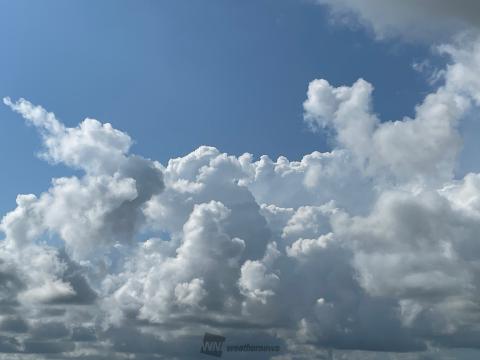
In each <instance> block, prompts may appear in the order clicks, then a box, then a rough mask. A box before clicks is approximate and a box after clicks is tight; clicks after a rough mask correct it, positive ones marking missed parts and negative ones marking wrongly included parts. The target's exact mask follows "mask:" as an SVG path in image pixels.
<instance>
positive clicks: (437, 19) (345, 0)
mask: <svg viewBox="0 0 480 360" xmlns="http://www.w3.org/2000/svg"><path fill="white" fill-rule="evenodd" d="M315 2H317V3H318V4H322V5H328V6H329V7H330V9H331V10H332V12H333V14H334V15H336V16H337V20H339V21H340V22H342V23H345V22H347V23H350V24H352V23H360V24H362V25H365V26H367V27H368V28H370V29H372V30H373V32H374V33H375V35H376V36H377V37H378V38H380V39H382V38H388V37H392V36H400V37H403V38H404V39H408V40H432V39H433V40H438V39H447V38H451V37H452V36H455V35H456V34H457V33H459V32H461V31H464V30H467V29H468V30H470V29H478V28H479V27H480V3H479V2H478V1H476V0H457V1H450V0H421V1H415V0H404V1H396V0H362V1H358V0H315ZM352 15H353V16H352ZM352 21H353V22H352Z"/></svg>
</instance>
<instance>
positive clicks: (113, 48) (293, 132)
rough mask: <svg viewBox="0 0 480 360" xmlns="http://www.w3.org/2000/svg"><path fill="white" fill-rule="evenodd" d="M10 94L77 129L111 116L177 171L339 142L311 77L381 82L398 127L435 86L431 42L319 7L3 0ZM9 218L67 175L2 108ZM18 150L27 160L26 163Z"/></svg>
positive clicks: (5, 89) (6, 91) (1, 82)
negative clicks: (312, 122) (403, 40)
mask: <svg viewBox="0 0 480 360" xmlns="http://www.w3.org/2000/svg"><path fill="white" fill-rule="evenodd" d="M1 6H2V11H1V14H0V31H1V33H2V34H4V36H5V41H4V42H3V46H2V56H1V58H0V67H1V68H2V69H4V70H3V71H1V72H0V95H1V96H2V97H4V96H10V97H12V98H14V99H16V98H20V97H24V98H26V99H29V100H30V101H32V102H34V103H38V104H42V105H43V106H45V107H46V108H48V109H51V110H52V111H54V112H55V114H57V116H58V117H59V118H60V119H61V120H62V121H63V122H65V123H66V124H68V125H74V124H76V123H78V122H79V121H81V120H83V119H84V118H85V117H92V118H95V119H98V120H100V121H102V122H110V123H112V124H113V125H114V126H115V127H116V128H118V129H121V130H123V131H126V132H127V133H128V134H130V135H131V136H132V137H133V138H134V139H135V144H134V146H133V149H134V150H135V152H136V153H138V154H141V155H142V156H145V157H149V158H152V159H156V160H159V161H161V162H163V163H165V162H166V161H168V159H170V158H174V157H179V156H184V155H185V154H187V153H189V152H191V151H192V150H194V149H196V148H197V147H198V146H200V145H211V146H216V147H218V148H219V149H222V151H225V152H228V153H229V154H235V155H241V154H243V153H245V152H249V153H252V154H253V155H254V156H256V157H259V156H261V155H264V154H267V155H269V156H270V157H271V158H273V159H276V158H277V157H278V156H280V155H283V156H286V157H287V158H289V159H291V160H299V159H301V157H302V156H303V155H304V154H306V153H309V152H312V151H314V150H321V151H325V150H328V149H329V148H330V147H331V146H330V144H329V143H328V141H327V140H326V138H325V137H324V136H321V134H320V135H319V134H312V133H311V132H310V131H308V129H307V127H306V126H305V125H304V124H303V120H302V117H303V110H302V102H303V100H304V95H305V89H306V87H307V85H308V83H309V82H310V81H311V80H312V79H314V78H318V77H323V78H328V79H330V80H331V81H332V83H333V84H336V85H344V84H350V83H352V82H353V81H355V80H356V79H357V78H358V77H362V78H365V79H367V80H369V81H371V82H372V83H374V84H375V89H376V91H375V98H374V109H375V111H376V112H378V113H379V114H381V115H382V118H385V119H388V120H390V119H400V118H402V117H403V116H406V115H412V114H413V111H414V106H415V105H416V104H417V103H418V102H419V101H420V100H421V99H422V97H423V95H424V93H425V92H426V91H427V90H428V89H429V88H430V86H429V84H428V83H427V81H425V76H424V75H422V74H420V73H418V72H416V71H415V70H414V69H413V68H412V64H413V63H415V62H421V61H423V60H424V59H426V58H427V57H428V55H429V49H428V47H426V46H420V45H418V44H408V45H406V44H400V43H398V42H395V43H386V42H375V41H372V38H371V36H370V35H369V34H368V32H367V31H352V30H351V29H349V28H343V27H341V26H339V25H332V21H331V19H330V18H329V14H328V11H327V10H326V9H324V8H322V7H319V6H316V5H314V4H312V3H310V2H307V1H297V0H280V1H278V0H266V1H251V0H247V1H218V0H212V1H185V0H179V1H131V0H128V1H124V0H119V1H117V0H115V1H111V0H105V1H101V2H98V3H95V4H94V3H93V2H92V1H69V2H64V1H58V0H53V1H52V0H46V1H42V2H34V3H32V2H31V1H25V0H19V1H1ZM0 116H1V118H2V131H1V132H0V136H1V138H0V146H1V147H2V148H1V149H0V154H1V155H0V156H1V158H0V162H1V163H2V164H3V166H4V169H5V173H6V174H9V176H4V177H2V179H1V183H0V185H1V186H2V188H3V189H4V191H2V192H1V194H0V210H1V211H2V213H3V212H5V211H7V210H11V209H12V208H13V207H14V206H15V202H14V201H15V196H16V194H18V193H25V192H34V193H38V192H40V191H41V190H42V189H44V188H45V187H46V186H48V185H49V183H50V180H51V178H52V176H59V175H60V174H61V173H62V171H66V169H59V168H52V167H50V166H49V165H48V164H46V163H43V162H41V161H38V159H36V158H35V157H34V156H32V153H36V152H38V149H39V144H40V142H39V139H38V136H37V135H36V134H35V133H34V132H33V131H32V130H31V129H30V128H25V127H24V126H23V124H22V123H21V122H19V121H18V119H16V117H15V115H14V114H12V113H11V112H10V111H8V109H7V108H4V107H3V108H0ZM11 154H15V155H14V156H12V155H11Z"/></svg>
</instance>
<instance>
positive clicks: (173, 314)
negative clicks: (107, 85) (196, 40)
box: [0, 40, 480, 359]
mask: <svg viewBox="0 0 480 360" xmlns="http://www.w3.org/2000/svg"><path fill="white" fill-rule="evenodd" d="M463 41H470V40H463ZM442 51H445V52H447V53H448V54H450V56H451V58H452V64H451V65H449V66H448V67H447V68H446V69H445V72H444V80H445V82H444V84H443V85H441V86H439V88H438V89H437V90H435V91H434V92H432V93H431V94H429V95H428V96H427V97H426V98H425V100H424V101H423V102H422V103H421V104H420V105H419V106H418V107H417V109H416V115H415V117H414V118H412V119H409V118H405V119H401V120H399V121H395V122H382V121H381V120H380V119H379V118H378V116H377V115H376V114H375V113H374V110H373V109H372V108H371V102H372V101H371V97H372V91H373V86H372V85H370V84H369V83H368V82H366V81H364V80H358V81H357V82H356V83H354V84H353V85H352V86H342V87H334V86H332V85H330V84H329V83H328V82H327V81H325V80H314V81H313V82H312V83H311V84H310V86H309V89H308V93H307V100H306V101H305V103H304V108H305V117H306V121H307V122H308V123H309V124H310V125H311V127H312V128H314V129H317V130H320V129H322V128H323V127H329V128H330V129H332V130H333V133H334V137H335V140H336V142H335V148H334V149H332V151H330V152H326V153H320V152H314V153H312V154H308V155H305V156H304V157H303V158H302V159H301V160H300V161H289V160H288V159H286V158H285V157H279V158H278V159H277V160H275V161H274V160H271V159H270V158H268V157H267V156H262V157H261V158H260V159H254V158H253V156H252V155H250V154H244V155H242V156H238V157H236V156H231V155H228V154H224V153H222V152H221V151H219V150H218V149H215V148H212V147H206V146H203V147H200V148H199V149H197V150H195V151H193V152H192V153H191V154H187V155H186V156H183V157H179V158H176V159H172V160H170V161H169V162H168V164H166V165H165V166H164V165H161V164H159V163H158V162H155V161H152V160H149V159H144V158H142V157H139V156H135V155H132V154H129V146H130V144H131V140H130V137H129V136H128V135H127V134H125V133H122V132H120V131H118V130H115V129H113V128H112V127H111V126H110V125H106V124H105V125H104V124H101V123H99V122H97V121H96V120H85V121H84V122H82V123H81V125H79V126H78V127H74V128H68V127H65V125H63V124H62V123H61V122H59V121H58V120H57V119H56V117H55V116H54V115H53V114H51V113H48V112H46V111H45V110H44V109H42V108H40V107H36V106H33V105H32V104H30V103H28V102H27V101H25V100H21V101H19V102H12V101H11V100H9V99H6V100H5V102H6V104H7V105H9V106H10V107H11V108H12V109H14V110H15V111H18V112H19V113H20V114H22V115H23V116H24V117H25V118H26V119H27V121H28V122H31V123H32V124H33V125H34V126H35V127H37V128H38V129H39V130H40V132H41V134H42V140H43V142H44V147H45V157H46V158H47V159H48V160H49V161H52V162H62V163H64V164H66V165H68V166H71V167H73V168H76V169H81V170H83V173H82V174H80V175H78V176H72V177H70V178H59V179H54V180H53V182H52V185H51V187H50V188H49V189H47V190H46V191H45V192H43V193H41V194H39V195H32V194H30V195H19V196H18V198H17V207H16V208H15V209H14V210H12V211H11V212H9V213H7V214H6V215H5V216H4V217H3V219H2V222H1V230H2V232H3V233H4V235H5V236H4V240H3V241H1V244H0V310H2V311H3V312H4V313H5V317H2V318H1V319H0V335H1V336H4V334H5V337H4V338H2V337H0V352H1V351H7V350H8V351H13V352H16V353H17V354H22V353H25V352H33V353H41V352H45V351H48V352H52V353H53V352H57V353H61V357H62V358H69V357H71V358H75V357H77V358H82V357H84V358H88V356H90V358H102V357H104V358H112V357H113V358H119V357H120V358H121V357H129V356H136V357H137V358H142V357H141V356H143V358H152V357H153V356H154V355H159V354H161V355H163V356H165V357H166V358H175V357H177V358H187V356H191V357H193V358H195V357H196V355H197V353H198V348H199V343H197V341H200V340H199V339H200V337H201V334H202V333H203V332H204V331H209V332H217V333H221V334H223V335H225V336H227V338H229V339H230V338H231V339H234V338H238V339H247V342H253V340H256V339H262V341H269V342H274V343H279V344H281V346H282V347H283V353H282V356H284V358H286V359H288V358H295V357H298V358H302V357H303V358H308V357H309V354H311V353H315V354H317V355H318V356H319V357H320V356H321V354H322V351H323V349H324V348H330V349H335V351H341V352H342V353H343V354H348V352H349V351H351V350H364V351H379V350H381V351H391V352H408V351H413V352H422V354H423V355H426V354H427V355H428V354H429V353H428V351H427V348H428V347H430V348H431V349H436V348H437V347H452V348H453V347H458V346H471V347H477V348H478V347H480V343H479V342H478V338H479V337H478V335H479V331H480V329H479V327H478V323H479V322H480V318H479V314H480V312H479V307H478V301H477V299H478V296H479V295H480V294H479V285H478V284H480V272H479V270H478V269H479V266H478V260H477V256H476V255H477V254H479V252H480V248H479V246H478V244H477V243H478V241H477V240H476V239H477V234H478V233H479V230H480V225H479V224H480V222H479V219H480V203H479V199H480V180H479V177H480V175H479V174H476V173H474V172H472V173H469V174H467V175H465V176H464V175H463V174H459V173H458V172H456V164H457V161H458V158H459V157H460V159H461V158H462V157H465V156H472V154H471V153H468V152H466V151H467V150H462V135H463V133H462V131H463V130H462V127H461V125H462V121H463V119H464V118H465V117H471V116H473V115H472V114H473V112H474V111H476V110H478V107H479V103H480V102H479V100H480V94H479V89H480V86H479V80H478V79H479V78H478V75H477V74H478V66H477V64H479V61H478V58H479V55H478V54H480V50H479V48H478V47H477V46H476V45H472V44H471V43H469V42H465V43H462V44H461V45H456V46H446V47H442ZM465 149H468V147H465ZM59 324H64V325H59ZM48 333H51V334H56V335H55V336H56V339H55V343H54V342H53V341H52V339H51V338H48ZM46 334H47V335H46ZM52 336H53V335H52ZM248 336H250V338H248ZM2 339H3V340H2ZM264 339H265V340H264ZM180 345H181V346H180ZM193 348H195V350H192V349H193ZM2 349H3V350H2ZM140 353H142V354H143V355H140ZM132 354H134V355H132ZM363 354H366V353H363ZM24 355H25V354H24ZM260 355H262V356H263V355H264V354H260ZM260 355H259V356H260ZM19 356H20V355H19ZM22 356H23V355H22ZM36 356H38V355H37V354H36ZM346 356H348V355H346ZM362 356H363V355H362ZM365 356H366V355H365ZM396 356H397V357H398V356H400V355H396ZM412 356H414V355H412ZM415 356H416V355H415Z"/></svg>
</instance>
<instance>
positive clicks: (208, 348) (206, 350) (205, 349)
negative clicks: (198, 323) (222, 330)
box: [200, 333, 225, 357]
mask: <svg viewBox="0 0 480 360" xmlns="http://www.w3.org/2000/svg"><path fill="white" fill-rule="evenodd" d="M224 342H225V337H224V336H221V335H214V334H210V333H205V335H204V336H203V345H202V347H201V348H200V352H201V353H202V354H206V355H211V356H216V357H221V356H222V347H223V343H224Z"/></svg>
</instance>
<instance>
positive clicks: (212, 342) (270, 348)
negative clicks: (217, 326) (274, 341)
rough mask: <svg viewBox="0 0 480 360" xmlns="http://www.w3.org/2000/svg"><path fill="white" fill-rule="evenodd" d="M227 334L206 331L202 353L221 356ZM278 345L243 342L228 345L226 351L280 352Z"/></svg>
mask: <svg viewBox="0 0 480 360" xmlns="http://www.w3.org/2000/svg"><path fill="white" fill-rule="evenodd" d="M224 342H225V336H221V335H214V334H210V333H205V335H204V336H203V344H202V347H201V348H200V352H201V353H202V354H206V355H211V356H216V357H221V356H222V352H223V344H224ZM279 351H280V346H278V345H265V344H263V345H259V344H241V345H227V346H226V352H279Z"/></svg>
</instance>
